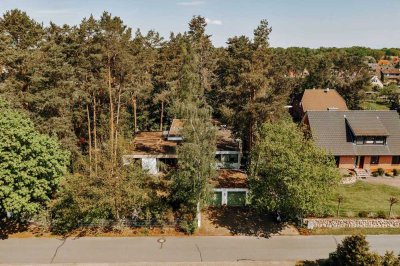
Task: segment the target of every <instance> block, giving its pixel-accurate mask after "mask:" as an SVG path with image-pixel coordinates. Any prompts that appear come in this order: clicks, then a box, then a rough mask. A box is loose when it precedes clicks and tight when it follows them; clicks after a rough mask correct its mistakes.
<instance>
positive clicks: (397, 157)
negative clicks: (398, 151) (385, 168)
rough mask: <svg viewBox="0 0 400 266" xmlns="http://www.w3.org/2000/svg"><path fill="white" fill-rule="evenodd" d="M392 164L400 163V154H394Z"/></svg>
mask: <svg viewBox="0 0 400 266" xmlns="http://www.w3.org/2000/svg"><path fill="white" fill-rule="evenodd" d="M392 164H400V156H393V157H392Z"/></svg>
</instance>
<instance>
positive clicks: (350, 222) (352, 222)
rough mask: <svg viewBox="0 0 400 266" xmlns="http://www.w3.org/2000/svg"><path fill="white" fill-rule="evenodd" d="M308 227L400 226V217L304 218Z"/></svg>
mask: <svg viewBox="0 0 400 266" xmlns="http://www.w3.org/2000/svg"><path fill="white" fill-rule="evenodd" d="M303 222H304V225H305V226H307V228H308V229H314V228H395V227H400V219H336V218H306V219H304V220H303Z"/></svg>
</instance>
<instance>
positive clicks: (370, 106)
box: [361, 102, 390, 110]
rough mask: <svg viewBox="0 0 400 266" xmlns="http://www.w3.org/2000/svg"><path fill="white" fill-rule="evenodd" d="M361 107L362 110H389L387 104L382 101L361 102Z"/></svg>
mask: <svg viewBox="0 0 400 266" xmlns="http://www.w3.org/2000/svg"><path fill="white" fill-rule="evenodd" d="M361 108H362V109H363V110H390V108H389V106H388V104H387V103H384V102H363V103H362V104H361Z"/></svg>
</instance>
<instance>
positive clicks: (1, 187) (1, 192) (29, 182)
mask: <svg viewBox="0 0 400 266" xmlns="http://www.w3.org/2000/svg"><path fill="white" fill-rule="evenodd" d="M68 164H69V153H68V152H66V151H64V150H62V149H61V148H60V145H59V143H58V141H57V140H56V139H55V138H50V137H48V136H46V135H43V134H40V133H39V132H38V131H37V130H36V129H35V128H34V126H33V123H32V122H31V121H30V120H29V118H27V117H26V116H24V115H23V114H20V113H18V112H16V111H13V110H10V109H6V108H2V109H1V116H0V213H1V214H2V215H4V214H5V213H10V214H12V216H13V217H16V218H27V217H30V216H31V215H32V214H35V213H36V212H37V211H38V210H39V209H40V208H41V207H43V206H44V205H45V204H46V203H47V202H48V201H49V200H50V199H51V198H52V196H53V194H54V193H55V192H56V190H57V188H58V184H59V181H60V178H61V177H62V176H63V175H64V174H65V173H66V172H67V165H68Z"/></svg>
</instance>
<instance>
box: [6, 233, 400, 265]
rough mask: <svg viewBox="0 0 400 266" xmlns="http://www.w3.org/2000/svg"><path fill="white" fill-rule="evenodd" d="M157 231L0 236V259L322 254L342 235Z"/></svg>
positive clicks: (381, 247) (395, 245)
mask: <svg viewBox="0 0 400 266" xmlns="http://www.w3.org/2000/svg"><path fill="white" fill-rule="evenodd" d="M158 239H159V238H157V237H131V238H122V237H121V238H103V237H95V238H93V237H85V238H76V239H74V238H68V239H51V238H29V239H13V238H11V239H7V240H0V264H10V263H29V264H41V263H44V264H48V263H129V262H201V261H203V262H207V261H208V262H222V261H224V262H233V261H296V260H315V259H320V258H327V256H328V254H329V253H330V252H332V251H333V250H335V248H336V245H337V243H339V242H340V241H341V240H342V239H343V237H340V236H339V237H338V236H277V237H271V238H269V239H265V238H256V237H241V236H239V237H166V238H165V243H163V245H162V247H161V244H160V243H159V242H158ZM368 240H369V241H370V243H371V247H372V249H373V250H375V251H377V252H379V253H381V254H383V253H384V252H385V251H386V250H393V251H395V253H396V254H398V253H399V252H400V236H369V237H368Z"/></svg>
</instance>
